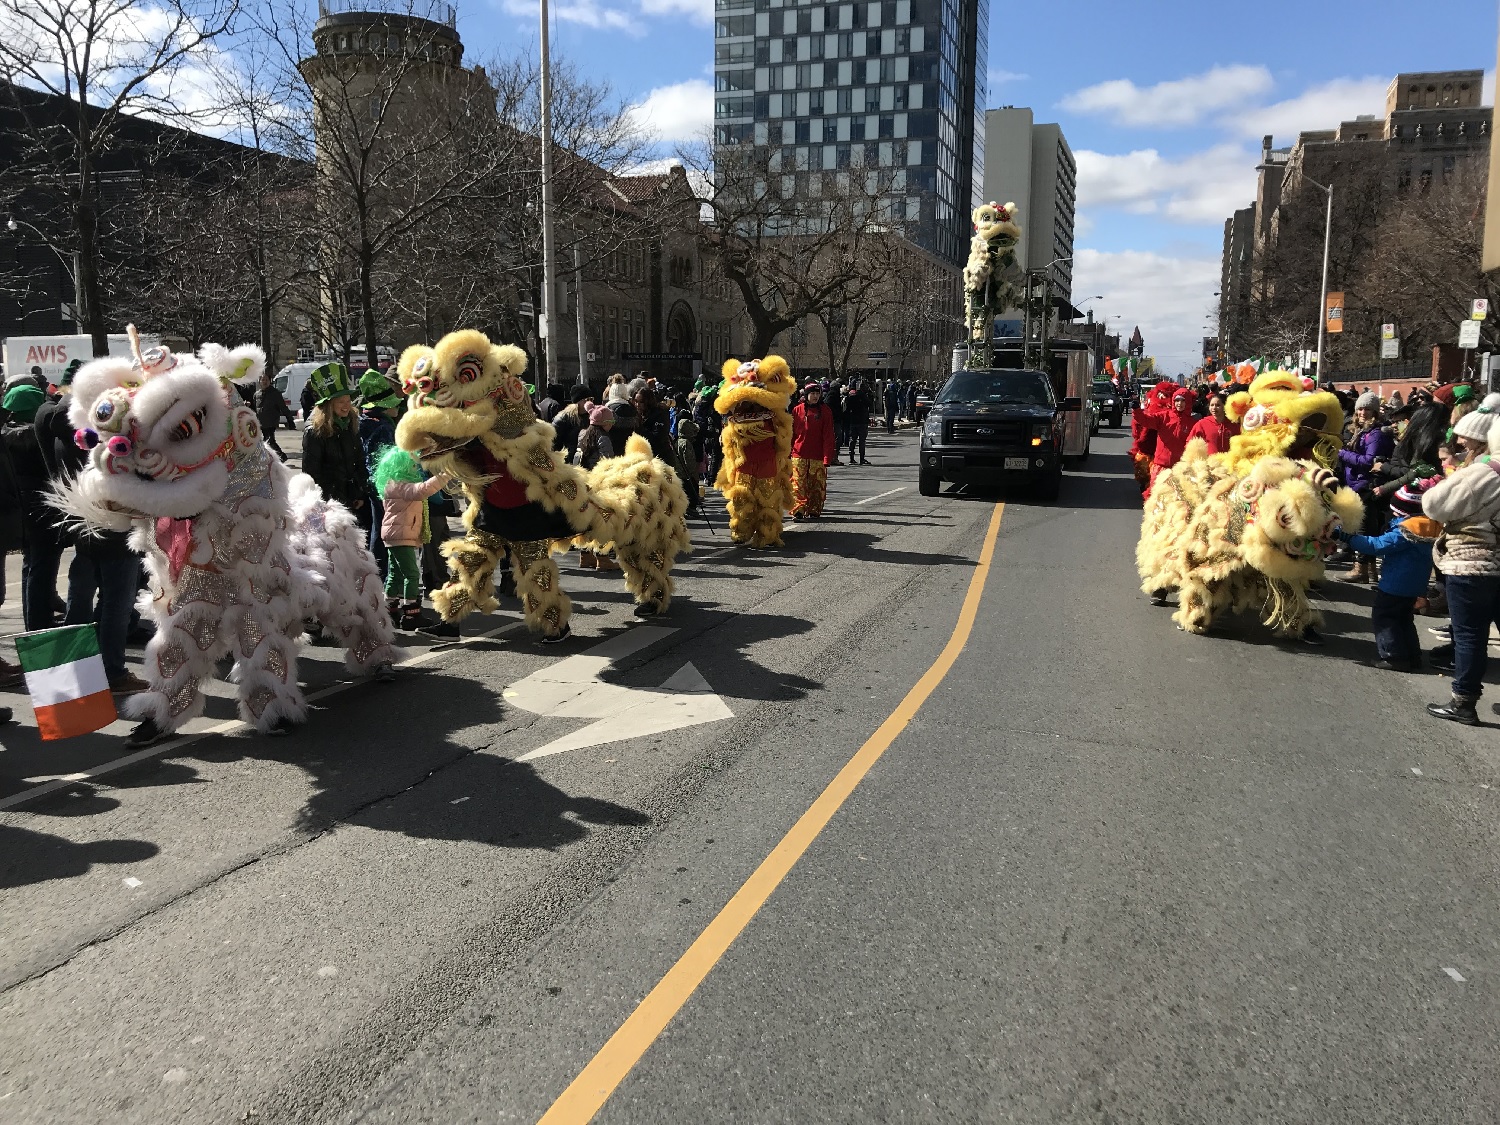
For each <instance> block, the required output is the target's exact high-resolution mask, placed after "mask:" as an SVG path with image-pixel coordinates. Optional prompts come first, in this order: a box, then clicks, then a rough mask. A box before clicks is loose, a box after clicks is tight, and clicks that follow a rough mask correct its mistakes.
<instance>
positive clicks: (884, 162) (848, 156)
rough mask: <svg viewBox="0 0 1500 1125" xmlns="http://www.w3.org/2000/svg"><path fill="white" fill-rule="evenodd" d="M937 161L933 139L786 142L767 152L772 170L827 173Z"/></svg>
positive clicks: (908, 166)
mask: <svg viewBox="0 0 1500 1125" xmlns="http://www.w3.org/2000/svg"><path fill="white" fill-rule="evenodd" d="M758 143H760V144H765V143H766V142H764V141H760V142H758ZM940 163H941V161H940V158H939V153H938V143H937V142H936V141H933V140H926V141H922V140H907V141H866V142H864V143H863V144H855V143H852V142H851V143H849V144H838V143H834V144H817V145H815V144H812V143H808V144H790V145H787V147H784V148H782V149H780V150H779V151H778V152H775V153H772V154H771V161H770V168H771V171H773V172H779V171H797V172H811V171H816V170H819V169H821V170H823V171H830V172H831V171H835V170H837V169H840V168H891V169H895V168H898V167H901V166H902V165H905V166H906V167H907V168H908V169H912V168H919V167H922V166H924V165H925V166H932V165H937V164H940ZM934 186H935V185H934Z"/></svg>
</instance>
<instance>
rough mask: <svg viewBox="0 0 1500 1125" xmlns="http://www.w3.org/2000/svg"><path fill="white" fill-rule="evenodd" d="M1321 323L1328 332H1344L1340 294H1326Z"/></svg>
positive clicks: (1342, 304)
mask: <svg viewBox="0 0 1500 1125" xmlns="http://www.w3.org/2000/svg"><path fill="white" fill-rule="evenodd" d="M1323 323H1324V327H1325V328H1326V329H1327V330H1328V331H1329V332H1342V331H1343V330H1344V295H1343V294H1342V293H1330V294H1328V303H1327V305H1326V306H1325V308H1324V309H1323Z"/></svg>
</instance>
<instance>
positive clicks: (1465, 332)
mask: <svg viewBox="0 0 1500 1125" xmlns="http://www.w3.org/2000/svg"><path fill="white" fill-rule="evenodd" d="M1458 346H1459V347H1461V348H1477V347H1478V346H1479V321H1477V320H1466V321H1464V322H1463V323H1462V324H1460V325H1459V326H1458Z"/></svg>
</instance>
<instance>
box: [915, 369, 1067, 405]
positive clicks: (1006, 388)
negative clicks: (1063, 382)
mask: <svg viewBox="0 0 1500 1125" xmlns="http://www.w3.org/2000/svg"><path fill="white" fill-rule="evenodd" d="M938 402H962V403H1000V402H1017V403H1024V404H1026V405H1028V406H1051V405H1052V387H1051V385H1050V384H1049V383H1048V382H1047V376H1045V375H1043V374H1042V373H1041V372H1040V371H960V372H958V373H957V374H955V375H954V376H953V378H951V379H949V380H948V383H947V385H946V386H945V387H943V390H942V393H941V394H939V395H938Z"/></svg>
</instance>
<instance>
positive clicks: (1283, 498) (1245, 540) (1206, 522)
mask: <svg viewBox="0 0 1500 1125" xmlns="http://www.w3.org/2000/svg"><path fill="white" fill-rule="evenodd" d="M1226 410H1227V412H1228V414H1229V416H1230V418H1231V419H1233V420H1235V421H1239V422H1240V423H1241V425H1242V426H1243V427H1244V429H1243V430H1242V432H1241V433H1240V434H1238V435H1237V436H1235V437H1233V438H1231V439H1230V443H1229V451H1228V452H1227V453H1221V454H1215V455H1213V456H1209V455H1208V452H1207V446H1206V445H1205V444H1204V443H1203V442H1202V441H1201V440H1195V441H1192V442H1190V443H1189V444H1188V446H1187V449H1186V450H1185V451H1184V453H1183V457H1182V460H1181V461H1180V462H1178V464H1177V465H1175V466H1174V467H1173V468H1172V469H1170V470H1168V471H1167V472H1164V473H1162V474H1161V475H1160V476H1159V477H1158V478H1157V482H1156V485H1155V486H1154V487H1153V488H1152V492H1151V497H1150V500H1149V501H1148V502H1147V505H1146V511H1145V514H1144V516H1143V518H1142V521H1141V537H1140V541H1139V542H1138V544H1137V546H1136V566H1137V569H1138V570H1139V572H1140V575H1141V580H1142V581H1141V589H1142V590H1143V591H1144V592H1145V593H1147V594H1149V595H1151V597H1152V598H1153V600H1155V601H1156V602H1157V603H1158V604H1164V603H1165V599H1166V595H1167V593H1168V592H1169V591H1170V590H1173V589H1175V590H1177V591H1178V592H1179V598H1178V609H1177V612H1176V613H1175V614H1174V615H1173V620H1174V621H1176V622H1177V624H1178V625H1180V626H1181V627H1182V628H1183V629H1186V630H1187V631H1188V632H1192V633H1203V632H1206V631H1207V630H1208V629H1209V628H1210V627H1211V626H1212V624H1213V619H1214V617H1215V616H1216V615H1217V614H1218V613H1220V612H1223V611H1224V610H1226V609H1228V610H1231V611H1233V612H1243V611H1245V610H1248V609H1251V608H1253V607H1254V606H1255V605H1256V604H1257V603H1259V604H1260V605H1261V606H1262V607H1263V609H1264V614H1263V621H1264V622H1265V624H1266V625H1268V626H1269V627H1270V628H1271V629H1272V630H1273V631H1274V632H1276V633H1277V634H1278V635H1280V636H1301V635H1302V634H1303V633H1304V632H1305V631H1306V630H1307V629H1308V628H1309V627H1316V626H1318V625H1319V624H1321V617H1320V615H1319V614H1318V613H1317V611H1315V610H1314V609H1313V608H1312V606H1311V604H1310V603H1309V601H1308V598H1307V589H1308V586H1309V585H1310V584H1311V583H1313V582H1315V581H1317V580H1318V579H1320V578H1321V577H1322V576H1323V567H1324V560H1325V559H1326V557H1327V556H1328V555H1329V554H1331V553H1333V551H1334V550H1336V548H1337V544H1336V543H1334V541H1333V537H1332V536H1333V531H1334V530H1335V529H1336V528H1339V527H1356V528H1357V527H1358V526H1359V525H1360V522H1361V520H1362V518H1363V505H1362V502H1361V501H1360V499H1359V496H1358V494H1357V493H1355V492H1354V491H1352V490H1351V489H1348V488H1345V487H1343V486H1342V485H1340V484H1338V482H1337V480H1336V478H1335V477H1334V476H1333V474H1332V473H1331V472H1330V471H1329V466H1330V465H1331V464H1332V463H1333V462H1334V460H1335V458H1336V457H1337V450H1338V448H1339V443H1338V439H1337V437H1336V435H1337V434H1338V433H1339V432H1340V430H1341V429H1342V428H1343V419H1344V415H1343V410H1342V408H1341V406H1340V404H1339V401H1338V399H1337V398H1336V397H1335V396H1334V395H1332V394H1328V393H1326V392H1313V393H1308V392H1306V391H1304V390H1303V389H1302V384H1301V381H1300V380H1299V379H1298V378H1297V377H1296V376H1294V375H1291V374H1289V373H1287V372H1267V373H1266V374H1265V375H1262V376H1260V377H1259V378H1257V379H1256V380H1255V382H1254V383H1253V384H1252V385H1251V389H1250V391H1249V392H1247V393H1243V394H1237V395H1235V396H1233V397H1232V398H1231V399H1230V400H1229V402H1228V404H1227V405H1226ZM1309 457H1311V458H1314V459H1315V460H1312V461H1309V460H1304V459H1303V458H1309Z"/></svg>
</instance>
